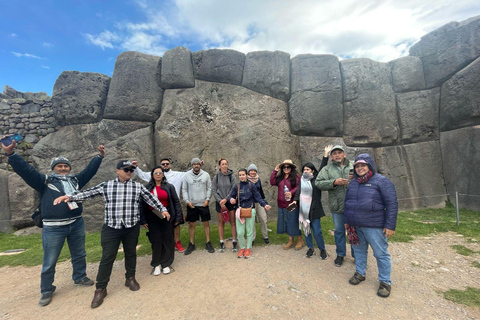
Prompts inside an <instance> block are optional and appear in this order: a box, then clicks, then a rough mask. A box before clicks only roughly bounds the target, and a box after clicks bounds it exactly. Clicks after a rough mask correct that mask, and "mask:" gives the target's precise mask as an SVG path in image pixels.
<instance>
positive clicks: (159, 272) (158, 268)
mask: <svg viewBox="0 0 480 320" xmlns="http://www.w3.org/2000/svg"><path fill="white" fill-rule="evenodd" d="M168 272H170V270H168ZM161 273H162V267H160V266H156V267H155V268H154V269H153V275H154V276H159V275H160V274H161Z"/></svg>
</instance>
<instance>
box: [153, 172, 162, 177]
mask: <svg viewBox="0 0 480 320" xmlns="http://www.w3.org/2000/svg"><path fill="white" fill-rule="evenodd" d="M153 174H154V175H156V176H159V175H161V174H163V172H154V173H153Z"/></svg>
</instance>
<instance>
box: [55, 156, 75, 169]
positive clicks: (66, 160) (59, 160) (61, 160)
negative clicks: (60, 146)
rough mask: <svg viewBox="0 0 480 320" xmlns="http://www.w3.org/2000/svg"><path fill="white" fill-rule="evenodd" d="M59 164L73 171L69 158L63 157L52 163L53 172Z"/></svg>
mask: <svg viewBox="0 0 480 320" xmlns="http://www.w3.org/2000/svg"><path fill="white" fill-rule="evenodd" d="M59 163H65V164H67V165H68V166H69V167H70V169H72V164H71V163H70V161H68V159H67V158H65V157H62V156H59V157H56V158H55V159H53V160H52V162H50V169H52V170H53V168H54V167H55V166H56V165H57V164H59Z"/></svg>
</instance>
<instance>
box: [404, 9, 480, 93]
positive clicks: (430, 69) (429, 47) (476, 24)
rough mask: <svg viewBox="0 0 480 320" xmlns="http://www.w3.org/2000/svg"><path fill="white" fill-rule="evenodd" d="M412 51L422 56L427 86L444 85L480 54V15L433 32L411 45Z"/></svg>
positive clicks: (411, 53) (413, 53)
mask: <svg viewBox="0 0 480 320" xmlns="http://www.w3.org/2000/svg"><path fill="white" fill-rule="evenodd" d="M410 55H411V56H417V57H420V58H421V59H422V62H423V69H424V71H425V82H426V85H427V88H433V87H438V86H440V85H441V84H442V83H443V82H445V81H446V80H448V79H449V78H450V77H451V76H452V75H453V74H455V73H456V72H457V71H459V70H461V69H463V68H464V67H465V66H466V65H468V64H469V63H470V62H472V61H473V60H475V59H476V58H478V57H479V56H480V16H476V17H472V18H470V19H467V20H465V21H462V22H450V23H449V24H446V25H444V26H443V27H441V28H438V29H436V30H434V31H432V32H430V33H429V34H427V35H425V36H423V37H422V38H421V40H420V41H419V42H417V43H416V44H414V45H413V46H412V47H411V48H410Z"/></svg>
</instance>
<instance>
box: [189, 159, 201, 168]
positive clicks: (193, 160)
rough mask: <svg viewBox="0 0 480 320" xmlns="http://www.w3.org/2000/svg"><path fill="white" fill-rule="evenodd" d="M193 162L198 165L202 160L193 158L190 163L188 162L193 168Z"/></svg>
mask: <svg viewBox="0 0 480 320" xmlns="http://www.w3.org/2000/svg"><path fill="white" fill-rule="evenodd" d="M195 162H198V163H200V164H202V160H200V158H193V159H192V161H190V165H192V166H193V164H194V163H195Z"/></svg>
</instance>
